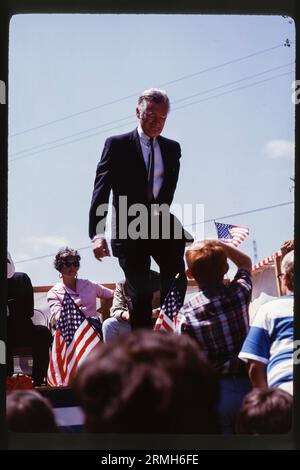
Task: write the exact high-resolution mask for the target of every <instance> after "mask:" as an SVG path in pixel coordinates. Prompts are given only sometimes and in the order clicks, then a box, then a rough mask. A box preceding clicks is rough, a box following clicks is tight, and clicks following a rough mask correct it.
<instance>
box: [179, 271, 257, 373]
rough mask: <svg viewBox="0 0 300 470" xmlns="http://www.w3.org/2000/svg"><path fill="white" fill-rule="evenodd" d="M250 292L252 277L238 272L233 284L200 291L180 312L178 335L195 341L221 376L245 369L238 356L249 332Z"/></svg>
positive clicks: (243, 272) (246, 272) (244, 272)
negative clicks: (184, 335) (180, 334)
mask: <svg viewBox="0 0 300 470" xmlns="http://www.w3.org/2000/svg"><path fill="white" fill-rule="evenodd" d="M251 292H252V281H251V274H250V273H249V272H248V271H246V270H244V269H239V270H238V271H237V273H236V275H235V277H234V279H233V281H232V282H231V283H230V284H228V285H227V286H226V285H221V286H218V287H211V288H208V289H205V290H203V291H200V292H198V293H197V294H196V295H195V296H194V297H192V299H191V300H190V301H189V302H187V303H186V304H185V305H184V306H183V307H182V308H181V310H180V318H181V324H180V325H179V331H178V332H179V333H187V334H189V335H190V336H192V337H193V338H195V339H196V341H197V342H198V343H199V344H200V346H201V349H202V350H203V352H204V354H205V355H206V357H207V359H208V360H209V361H210V362H212V364H213V365H214V367H215V368H216V369H217V370H218V371H219V372H220V373H221V374H224V375H225V374H239V373H241V372H242V371H243V370H244V365H243V364H242V362H241V361H240V359H238V354H239V352H240V350H241V348H242V345H243V342H244V339H245V337H246V335H247V332H248V326H249V318H248V307H249V302H250V298H251Z"/></svg>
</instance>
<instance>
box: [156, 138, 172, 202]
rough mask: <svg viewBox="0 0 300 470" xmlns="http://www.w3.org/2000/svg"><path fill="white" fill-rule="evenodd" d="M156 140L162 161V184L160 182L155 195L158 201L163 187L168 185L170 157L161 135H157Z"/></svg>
mask: <svg viewBox="0 0 300 470" xmlns="http://www.w3.org/2000/svg"><path fill="white" fill-rule="evenodd" d="M157 140H158V143H159V147H160V153H161V157H162V161H163V164H164V179H163V184H162V186H161V188H160V190H159V193H158V195H157V201H159V198H160V195H161V193H162V192H163V190H164V188H165V187H166V186H167V185H168V177H169V175H170V171H169V163H170V159H169V158H168V147H167V145H166V144H165V142H164V140H163V139H162V138H161V136H158V137H157Z"/></svg>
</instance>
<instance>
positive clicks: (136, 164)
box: [89, 129, 181, 256]
mask: <svg viewBox="0 0 300 470" xmlns="http://www.w3.org/2000/svg"><path fill="white" fill-rule="evenodd" d="M157 139H158V142H159V146H160V150H161V155H162V159H163V164H164V180H163V184H162V187H161V189H160V192H159V194H158V197H157V199H156V201H155V202H156V203H157V204H167V205H169V206H170V204H171V203H172V200H173V196H174V192H175V189H176V185H177V180H178V173H179V166H180V163H179V159H180V157H181V149H180V145H179V143H178V142H175V141H174V140H170V139H166V138H165V137H162V136H159V137H158V138H157ZM146 187H147V169H146V165H145V162H144V158H143V153H142V149H141V145H140V140H139V135H138V132H137V129H135V130H134V131H132V132H129V133H127V134H123V135H119V136H114V137H110V138H108V139H107V140H106V142H105V146H104V150H103V153H102V156H101V160H100V162H99V164H98V167H97V173H96V178H95V184H94V191H93V196H92V202H91V208H90V219H89V235H90V238H93V237H94V235H96V233H97V229H96V227H97V224H98V223H99V222H100V221H101V222H104V221H105V218H106V215H107V212H106V213H105V214H104V215H103V216H97V215H96V210H97V207H98V206H99V205H100V204H108V200H109V194H110V191H111V189H112V191H113V206H114V208H115V210H116V216H117V220H116V237H115V239H112V248H113V254H114V255H115V256H119V254H120V251H122V250H123V248H124V246H125V245H126V240H118V212H119V196H127V203H128V207H129V206H130V205H131V204H135V203H142V204H145V205H146V206H147V205H148V204H149V203H148V202H147V199H146ZM130 220H132V219H130V218H128V222H130ZM102 233H103V231H102Z"/></svg>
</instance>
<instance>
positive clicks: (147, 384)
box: [7, 240, 294, 434]
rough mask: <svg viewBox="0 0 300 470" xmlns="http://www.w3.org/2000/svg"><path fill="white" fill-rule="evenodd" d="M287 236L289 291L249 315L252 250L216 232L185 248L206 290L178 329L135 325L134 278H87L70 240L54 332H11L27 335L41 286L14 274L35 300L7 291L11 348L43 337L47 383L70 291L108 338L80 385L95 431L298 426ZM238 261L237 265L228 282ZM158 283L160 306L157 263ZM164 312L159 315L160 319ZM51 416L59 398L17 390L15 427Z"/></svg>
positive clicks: (190, 270) (39, 377)
mask: <svg viewBox="0 0 300 470" xmlns="http://www.w3.org/2000/svg"><path fill="white" fill-rule="evenodd" d="M285 246H286V245H284V246H283V247H282V251H283V254H285V256H284V257H283V259H282V263H281V274H280V280H281V284H282V291H283V293H284V295H283V296H280V297H278V298H276V299H275V300H272V301H269V302H266V303H265V304H263V305H262V306H261V307H260V308H259V309H258V311H257V313H256V315H255V317H254V318H253V319H252V322H251V324H250V325H249V303H250V300H251V290H252V281H251V260H250V258H249V257H248V256H247V255H246V254H244V253H242V252H241V251H240V250H238V249H236V248H233V247H230V246H228V245H226V244H224V243H222V242H220V241H217V240H205V241H202V242H197V243H194V244H193V245H191V246H190V247H189V248H188V249H187V251H186V264H187V276H188V278H192V279H195V280H196V282H197V284H198V287H199V291H198V292H197V293H196V294H194V295H193V296H192V297H191V298H190V299H189V300H188V301H187V302H186V303H184V305H183V306H182V308H181V309H180V311H179V313H178V316H177V319H178V322H177V327H176V328H175V329H174V332H172V333H162V332H156V331H153V329H152V328H149V329H145V328H144V329H140V328H134V327H132V325H131V323H130V312H131V308H132V305H131V299H130V296H129V295H128V293H127V291H126V280H125V281H121V282H119V283H117V284H116V288H115V290H111V289H108V288H106V287H104V286H101V285H99V284H97V283H95V282H93V281H89V280H83V279H80V278H77V272H78V269H79V267H80V255H79V253H78V252H77V251H76V250H73V249H71V248H63V249H60V250H59V252H58V253H57V255H56V256H55V259H54V267H55V269H57V270H58V272H59V273H60V274H59V275H60V281H59V282H58V283H57V284H56V285H55V286H54V287H53V288H52V289H51V290H50V291H49V292H48V295H47V299H48V303H49V308H50V312H51V330H49V329H47V328H46V327H37V326H35V325H33V323H32V322H31V328H32V330H35V329H36V332H35V333H34V334H32V336H26V333H27V330H26V329H23V330H22V334H23V335H24V336H23V337H22V339H24V341H23V343H22V341H21V339H20V340H19V341H17V342H14V341H13V340H12V339H14V338H16V336H15V334H16V331H19V334H20V335H21V333H20V330H19V329H18V327H16V326H15V323H14V321H16V318H19V317H20V316H21V312H24V315H25V314H26V316H25V318H27V317H29V318H30V316H32V313H33V292H32V286H31V283H30V280H29V278H28V276H27V275H25V274H24V273H13V274H12V275H11V277H10V279H9V282H10V281H11V280H13V282H14V278H15V279H16V282H18V281H19V280H20V279H23V281H24V283H25V286H27V288H28V289H27V294H28V292H29V293H30V295H28V296H27V297H29V298H30V299H31V304H30V309H28V308H27V304H28V302H27V303H26V302H25V303H24V299H25V298H26V295H24V292H26V289H25V290H24V289H23V290H22V289H20V290H19V291H18V290H16V291H14V295H15V297H10V298H9V302H8V313H9V316H8V319H10V321H9V323H8V338H9V339H10V338H12V339H11V340H10V342H9V344H10V348H8V351H11V349H12V347H13V346H14V345H19V344H25V345H31V346H33V352H34V354H33V364H34V367H33V381H34V384H35V385H40V384H41V383H46V369H47V366H48V357H49V347H50V346H51V338H52V335H51V332H52V334H54V333H55V330H56V324H57V322H58V320H59V317H60V314H61V311H62V308H63V296H64V293H65V292H66V291H67V292H68V294H69V295H70V296H71V298H72V300H73V301H74V302H75V304H76V305H77V306H78V307H79V308H80V309H81V311H82V313H83V314H84V315H85V316H86V317H87V318H88V319H89V320H90V321H91V322H92V325H93V327H94V328H95V329H96V331H97V332H98V334H99V336H100V338H101V342H100V344H99V345H98V346H97V347H95V348H94V350H93V351H92V352H91V353H90V355H89V356H88V357H87V359H86V360H85V361H84V362H83V364H82V365H81V366H80V367H79V368H78V370H77V373H76V376H75V379H74V381H73V382H72V384H70V385H71V386H72V387H73V389H74V393H76V396H77V397H78V400H79V403H80V406H81V407H82V410H83V412H84V416H85V430H86V431H88V432H128V433H130V432H143V433H151V432H152V433H153V432H161V433H171V432H174V433H180V432H181V433H223V434H232V433H241V434H247V433H248V434H266V433H270V432H272V433H281V432H288V430H289V429H290V427H291V423H292V403H293V398H292V396H293V361H292V354H293V290H294V258H293V256H294V245H293V243H292V242H290V243H289V248H288V249H286V248H284V247H285ZM229 260H231V261H232V262H233V263H235V264H236V267H237V272H236V275H235V277H234V279H233V280H232V281H231V282H230V283H228V282H226V283H225V282H224V276H225V275H226V273H227V271H228V261H229ZM13 285H15V284H13ZM151 291H152V293H153V297H152V306H153V314H155V313H156V315H157V311H159V308H158V306H159V300H160V276H159V275H158V273H156V272H151ZM17 292H18V295H17ZM19 294H20V297H19V298H18V296H19ZM11 295H12V291H11V290H10V296H11ZM97 297H98V298H100V299H101V302H102V305H101V309H100V311H97V310H96V299H97ZM12 305H13V306H14V308H12V307H11V306H12ZM16 305H17V306H18V307H16ZM24 307H26V308H25V310H24ZM16 312H18V313H17V315H18V316H17V317H16ZM108 312H109V313H108ZM102 314H103V317H102V318H101V315H102ZM14 318H15V320H13V319H14ZM154 322H155V318H154V320H153V323H152V327H153V325H154ZM50 331H51V332H50ZM46 332H47V334H46ZM36 338H38V339H37V340H36ZM18 339H19V338H18ZM36 344H38V345H40V349H38V352H37V353H36V348H37V346H36ZM41 345H43V346H41ZM43 351H44V353H43ZM10 354H11V356H12V353H10ZM45 357H46V359H45ZM11 358H12V357H10V361H11ZM9 363H10V362H9ZM36 371H38V373H37V372H36ZM12 372H13V371H12V370H11V369H8V373H9V374H10V375H11V374H12ZM38 410H43V411H38ZM51 414H53V413H52V411H51V404H50V403H49V402H47V400H45V399H44V398H42V397H41V396H40V395H39V393H38V392H37V391H34V390H31V391H15V392H12V393H10V394H9V395H8V413H7V419H8V425H9V426H10V428H11V429H13V430H19V431H20V432H21V431H24V432H25V431H26V430H28V431H31V432H35V431H36V430H39V431H40V432H48V431H51V432H57V430H58V428H57V426H56V425H55V418H54V415H53V416H52V418H51ZM28 418H30V419H28Z"/></svg>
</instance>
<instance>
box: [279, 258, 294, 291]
mask: <svg viewBox="0 0 300 470" xmlns="http://www.w3.org/2000/svg"><path fill="white" fill-rule="evenodd" d="M281 272H282V273H283V274H287V275H288V276H289V278H290V280H291V284H292V285H293V287H294V250H292V251H289V252H288V253H287V254H286V255H285V256H284V257H283V260H282V261H281Z"/></svg>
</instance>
